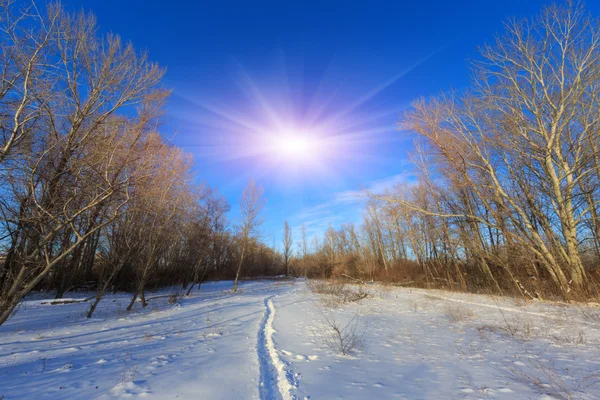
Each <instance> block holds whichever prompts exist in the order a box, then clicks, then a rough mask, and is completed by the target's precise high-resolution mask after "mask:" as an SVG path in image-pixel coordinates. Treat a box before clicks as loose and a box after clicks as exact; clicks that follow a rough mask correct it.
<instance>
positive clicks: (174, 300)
mask: <svg viewBox="0 0 600 400" xmlns="http://www.w3.org/2000/svg"><path fill="white" fill-rule="evenodd" d="M180 298H181V295H180V294H179V293H178V292H176V293H171V294H170V295H169V304H179V299H180Z"/></svg>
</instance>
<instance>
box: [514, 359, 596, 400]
mask: <svg viewBox="0 0 600 400" xmlns="http://www.w3.org/2000/svg"><path fill="white" fill-rule="evenodd" d="M566 375H568V376H570V377H572V376H573V374H572V373H571V372H570V371H561V370H558V369H557V368H556V367H555V366H554V365H553V364H552V363H550V362H542V361H540V360H532V361H530V363H529V365H528V366H526V367H522V368H521V367H511V368H510V369H509V376H510V377H511V378H512V379H514V380H516V381H517V382H520V383H523V384H525V385H527V386H529V387H531V388H533V389H534V390H536V391H537V392H539V393H540V394H545V395H549V396H552V397H553V398H556V399H562V400H575V399H579V398H584V397H585V394H586V393H585V392H586V391H587V390H589V389H592V388H594V387H598V386H599V384H600V374H599V373H594V374H590V375H585V376H583V377H578V378H571V379H568V380H567V379H565V376H566Z"/></svg>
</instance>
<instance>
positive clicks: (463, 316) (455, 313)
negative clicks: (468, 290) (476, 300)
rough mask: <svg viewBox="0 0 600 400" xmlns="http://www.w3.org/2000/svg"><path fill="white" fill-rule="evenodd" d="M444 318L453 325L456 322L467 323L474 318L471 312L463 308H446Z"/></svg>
mask: <svg viewBox="0 0 600 400" xmlns="http://www.w3.org/2000/svg"><path fill="white" fill-rule="evenodd" d="M444 316H446V318H448V320H449V321H450V322H451V323H453V324H455V323H457V322H463V321H467V320H469V319H471V318H473V317H474V316H475V314H474V313H473V311H471V310H469V309H468V308H466V307H463V306H448V307H446V308H445V309H444Z"/></svg>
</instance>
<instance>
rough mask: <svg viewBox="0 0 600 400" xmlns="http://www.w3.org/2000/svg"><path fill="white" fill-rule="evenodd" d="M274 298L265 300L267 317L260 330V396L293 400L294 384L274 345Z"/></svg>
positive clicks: (266, 398) (269, 398) (265, 398)
mask: <svg viewBox="0 0 600 400" xmlns="http://www.w3.org/2000/svg"><path fill="white" fill-rule="evenodd" d="M273 297H274V295H273V296H268V297H266V298H265V315H264V317H263V320H262V322H261V324H260V327H259V330H258V342H257V351H258V359H259V362H260V383H259V385H260V386H259V394H260V398H261V400H280V399H281V400H293V399H295V398H296V397H295V396H293V395H292V394H291V390H292V389H293V388H294V384H293V382H290V380H288V376H291V374H289V373H288V372H287V371H286V369H285V368H286V364H285V363H284V362H283V361H282V360H281V359H280V358H279V354H278V353H277V349H276V348H275V344H274V343H273V333H274V332H275V329H274V328H273V320H274V319H275V306H274V305H273V301H272V300H271V299H272V298H273Z"/></svg>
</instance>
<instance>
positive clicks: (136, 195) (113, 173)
mask: <svg viewBox="0 0 600 400" xmlns="http://www.w3.org/2000/svg"><path fill="white" fill-rule="evenodd" d="M0 10H1V15H0V35H1V39H0V46H1V47H2V49H1V51H0V57H1V59H0V194H1V198H0V246H1V252H0V257H1V259H0V324H1V323H3V322H5V321H6V320H7V319H8V318H9V316H10V315H11V314H12V313H13V312H14V311H15V308H16V307H17V306H18V304H19V303H20V301H21V300H22V299H23V298H24V296H26V295H27V294H28V293H29V292H31V291H32V290H37V289H45V290H54V291H55V292H56V296H57V297H61V296H62V295H63V294H64V293H65V291H67V290H72V289H74V288H86V289H88V290H95V291H96V295H95V297H94V298H93V299H91V303H90V308H89V311H88V317H91V316H92V314H93V312H94V310H95V308H96V306H97V305H98V303H99V302H100V301H101V300H102V298H103V296H104V294H105V293H106V292H107V291H111V290H128V291H130V292H131V293H132V300H131V304H130V305H129V307H128V309H131V308H132V307H133V306H134V304H135V303H136V301H137V300H139V301H140V302H141V304H142V306H146V304H147V299H146V295H145V292H146V290H147V289H148V288H153V287H156V286H161V285H170V284H182V285H183V286H184V287H186V288H187V289H188V291H187V293H188V294H189V292H190V291H191V290H192V288H193V287H194V286H195V285H198V286H199V285H200V284H201V283H202V282H203V281H204V280H205V279H207V278H209V277H210V278H235V279H236V285H237V279H238V278H240V277H242V276H244V275H258V274H260V275H269V274H275V273H279V272H280V269H281V262H280V256H279V254H277V253H276V252H275V251H274V250H273V249H270V248H268V247H267V246H265V245H263V244H262V243H261V242H260V241H259V240H258V236H257V227H258V226H259V225H260V220H259V215H258V214H259V212H260V209H261V207H262V190H261V189H260V188H259V187H257V186H256V185H255V184H254V183H253V182H251V183H250V185H249V187H248V188H247V189H246V191H245V192H244V196H243V197H242V202H241V207H242V214H243V215H244V216H245V219H244V221H243V223H242V225H241V227H239V229H238V227H236V226H233V225H232V224H231V222H230V221H228V220H227V217H226V213H227V211H228V210H229V208H230V206H229V204H228V203H227V202H226V200H225V199H224V198H222V197H220V196H219V195H218V194H217V193H216V192H215V191H214V190H213V189H211V188H209V187H207V186H205V185H199V184H196V183H195V181H196V179H195V177H194V175H193V173H192V160H191V156H190V155H189V154H186V153H185V152H184V151H182V150H181V149H180V148H178V147H176V146H174V145H173V144H172V143H170V142H169V140H166V139H165V138H164V137H163V136H161V135H160V133H159V129H160V125H161V117H162V115H163V113H164V104H165V101H166V100H167V98H168V96H169V93H170V92H169V90H167V89H165V88H164V87H163V86H162V84H161V80H162V78H163V75H164V74H165V69H164V68H162V67H160V66H159V65H157V64H156V63H153V62H151V61H150V60H149V59H148V57H147V55H146V54H145V53H143V52H139V51H137V50H136V49H135V48H134V47H133V45H132V44H130V43H124V42H123V41H122V40H121V39H120V38H119V36H117V35H114V34H107V35H101V34H100V33H99V32H98V28H97V25H96V20H95V18H94V16H93V15H91V14H89V13H85V12H79V13H69V12H67V11H65V10H64V9H63V7H61V6H60V4H49V5H47V7H46V8H45V10H44V11H43V12H42V11H40V10H39V9H38V8H37V7H36V4H35V3H31V4H30V5H29V6H28V7H24V8H23V7H18V6H17V5H15V4H14V3H13V2H3V3H2V4H0Z"/></svg>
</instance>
